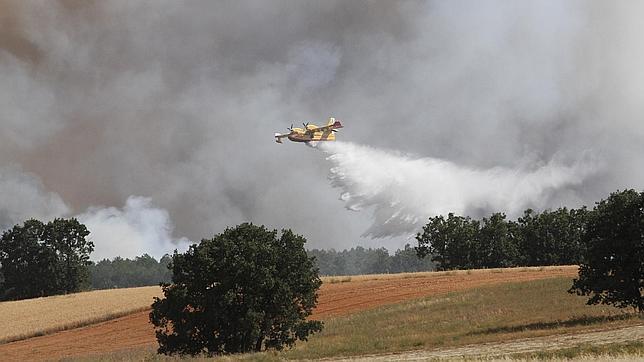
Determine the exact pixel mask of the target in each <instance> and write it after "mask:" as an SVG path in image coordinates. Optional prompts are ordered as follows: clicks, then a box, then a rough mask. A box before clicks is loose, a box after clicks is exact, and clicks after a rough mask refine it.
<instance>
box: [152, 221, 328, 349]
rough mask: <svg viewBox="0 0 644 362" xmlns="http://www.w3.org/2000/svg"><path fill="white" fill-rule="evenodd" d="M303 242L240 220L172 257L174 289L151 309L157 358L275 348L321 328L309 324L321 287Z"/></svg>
mask: <svg viewBox="0 0 644 362" xmlns="http://www.w3.org/2000/svg"><path fill="white" fill-rule="evenodd" d="M305 242H306V240H305V239H304V238H303V237H302V236H299V235H295V234H294V233H293V232H292V231H290V230H283V231H282V234H281V236H279V237H278V233H277V231H276V230H273V231H269V230H267V229H266V228H265V227H264V226H255V225H253V224H249V223H244V224H241V225H238V226H237V227H235V228H232V229H231V228H228V229H226V230H225V231H224V232H223V233H221V234H218V235H215V236H214V237H213V238H212V239H210V240H207V239H204V240H202V241H201V243H200V244H198V245H197V244H195V245H192V246H190V248H189V249H188V251H186V252H185V253H183V254H181V253H177V252H176V251H175V253H174V255H173V257H172V264H171V265H172V284H163V285H162V287H163V293H164V298H162V299H160V298H156V299H155V301H154V303H153V304H152V311H151V312H150V320H151V322H152V323H153V324H154V326H155V327H156V336H157V340H158V342H159V353H164V354H180V355H185V354H189V355H196V354H199V353H206V354H208V355H215V354H225V353H238V352H247V351H260V350H263V349H277V350H281V349H283V348H284V347H290V346H292V345H293V344H294V343H295V342H296V341H297V340H307V338H308V336H309V335H310V334H311V333H315V332H318V331H320V330H321V329H322V323H321V322H319V321H313V320H307V318H308V317H309V316H310V315H311V313H312V311H313V308H314V307H315V305H316V303H317V290H318V288H319V287H320V285H321V284H322V282H321V280H320V278H319V276H318V270H317V268H315V267H314V259H313V258H309V257H308V256H307V254H306V251H305V250H304V243H305Z"/></svg>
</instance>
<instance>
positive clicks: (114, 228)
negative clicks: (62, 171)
mask: <svg viewBox="0 0 644 362" xmlns="http://www.w3.org/2000/svg"><path fill="white" fill-rule="evenodd" d="M77 218H78V220H79V221H80V222H82V223H83V224H85V225H86V226H87V228H88V229H89V230H90V235H89V238H90V239H91V240H92V241H93V242H94V245H95V249H94V252H93V253H92V259H94V260H101V259H104V258H113V257H114V256H121V257H123V258H133V257H135V256H140V255H143V254H146V253H147V254H148V255H150V256H153V257H155V258H157V260H158V259H159V258H161V257H162V256H163V255H164V254H166V253H171V252H172V250H173V249H179V250H180V251H184V249H185V248H186V247H187V243H188V242H189V241H188V240H187V239H185V238H182V239H178V240H175V239H174V238H173V237H172V231H173V225H172V223H171V222H170V218H169V216H168V212H167V211H166V210H163V209H159V208H156V207H154V206H153V205H152V200H151V199H149V198H145V197H135V196H133V197H129V198H128V199H127V201H126V203H125V206H124V207H123V208H122V209H117V208H115V207H108V208H99V207H91V208H90V209H89V210H87V211H86V212H85V213H83V214H81V215H79V216H77Z"/></svg>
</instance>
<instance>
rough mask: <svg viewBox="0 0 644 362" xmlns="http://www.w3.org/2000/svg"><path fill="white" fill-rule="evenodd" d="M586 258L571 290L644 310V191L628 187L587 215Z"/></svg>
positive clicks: (598, 300) (599, 300) (594, 299)
mask: <svg viewBox="0 0 644 362" xmlns="http://www.w3.org/2000/svg"><path fill="white" fill-rule="evenodd" d="M587 220H588V222H587V224H586V232H585V234H584V241H585V242H586V245H587V247H588V251H587V255H586V261H585V262H584V263H583V264H581V266H580V267H579V277H578V279H575V280H574V281H573V285H572V287H571V288H570V290H569V292H570V293H576V294H578V295H591V297H590V299H588V303H587V304H599V303H601V304H608V305H614V306H616V307H619V308H624V307H629V306H630V307H633V308H635V309H637V310H638V311H640V312H643V311H644V298H643V296H642V293H643V292H644V193H638V192H636V191H635V190H625V191H621V192H619V191H618V192H615V193H612V194H611V195H610V196H609V197H608V199H607V200H602V201H600V202H598V203H597V205H596V206H595V208H594V209H593V211H592V212H590V213H589V215H588V216H587Z"/></svg>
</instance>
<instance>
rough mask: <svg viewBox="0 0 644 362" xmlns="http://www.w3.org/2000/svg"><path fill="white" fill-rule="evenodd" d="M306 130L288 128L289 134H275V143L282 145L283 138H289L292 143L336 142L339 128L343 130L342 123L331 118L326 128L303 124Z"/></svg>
mask: <svg viewBox="0 0 644 362" xmlns="http://www.w3.org/2000/svg"><path fill="white" fill-rule="evenodd" d="M303 125H304V128H298V127H296V128H293V125H291V127H290V128H288V130H289V133H284V134H281V133H275V142H277V143H282V138H288V139H289V140H290V141H292V142H305V143H308V142H317V141H335V133H336V132H337V130H338V128H342V124H341V123H340V121H338V120H336V119H335V118H333V117H331V118H329V121H328V122H327V124H326V126H324V127H318V126H316V125H314V124H308V123H303Z"/></svg>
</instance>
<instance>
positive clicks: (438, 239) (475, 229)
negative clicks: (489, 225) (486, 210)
mask: <svg viewBox="0 0 644 362" xmlns="http://www.w3.org/2000/svg"><path fill="white" fill-rule="evenodd" d="M479 227H480V225H479V222H478V221H477V220H472V219H470V218H469V217H463V216H456V215H454V214H453V213H449V214H448V215H447V219H445V218H444V217H443V216H442V215H440V216H435V217H432V218H430V219H429V223H427V225H425V226H424V227H423V233H422V234H421V233H419V234H417V235H416V240H418V246H417V247H416V252H417V254H418V256H419V257H421V258H423V257H425V256H427V255H431V258H432V261H433V262H436V263H438V265H437V269H439V270H449V269H470V268H477V267H480V264H479V260H478V258H476V255H475V251H476V250H477V249H478V248H479V246H478V233H479Z"/></svg>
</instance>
